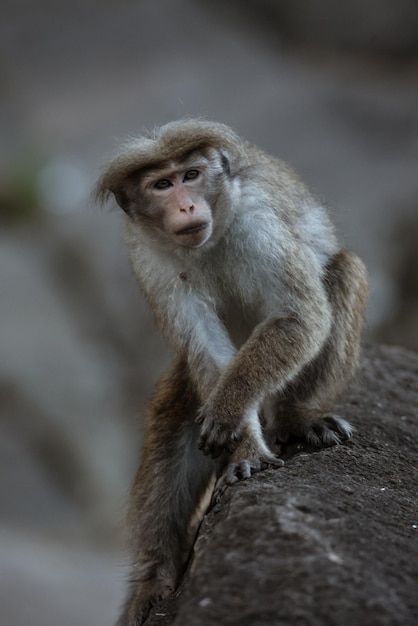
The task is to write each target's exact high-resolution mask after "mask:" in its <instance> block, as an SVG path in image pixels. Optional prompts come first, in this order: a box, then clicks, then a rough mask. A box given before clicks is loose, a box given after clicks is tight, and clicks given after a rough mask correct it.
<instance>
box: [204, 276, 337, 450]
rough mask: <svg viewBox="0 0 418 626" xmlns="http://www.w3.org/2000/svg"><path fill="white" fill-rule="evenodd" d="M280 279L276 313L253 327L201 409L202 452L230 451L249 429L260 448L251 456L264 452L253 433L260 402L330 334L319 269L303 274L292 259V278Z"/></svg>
mask: <svg viewBox="0 0 418 626" xmlns="http://www.w3.org/2000/svg"><path fill="white" fill-rule="evenodd" d="M295 267H299V269H298V271H297V272H296V271H295V270H294V268H295ZM308 267H309V266H308ZM285 278H286V277H285ZM282 283H285V284H286V287H287V291H286V294H285V297H284V304H283V305H282V306H281V307H280V308H281V313H280V314H279V315H277V316H275V315H274V314H271V315H270V316H266V319H265V320H264V321H263V322H261V323H260V324H259V325H258V326H257V327H256V328H255V330H254V331H253V333H252V334H251V336H250V337H249V339H248V340H247V342H246V343H245V344H244V345H243V346H242V347H241V349H240V350H239V351H238V352H237V354H236V356H235V358H234V359H233V360H232V362H231V363H230V365H229V366H228V368H227V369H226V370H225V371H224V373H223V374H222V376H221V377H220V379H219V382H218V384H217V386H216V388H215V389H214V390H213V392H212V394H211V395H210V397H209V399H208V401H207V402H206V404H205V405H204V406H203V408H202V410H201V412H200V417H199V418H198V422H199V423H200V424H201V425H202V428H201V438H200V442H199V447H200V448H201V450H202V451H203V452H204V453H205V454H210V455H211V456H214V457H217V456H219V455H220V454H221V453H222V452H223V451H227V452H229V453H233V452H234V451H235V450H236V448H237V447H238V446H239V445H240V442H241V441H242V440H243V439H246V438H248V437H247V435H248V434H249V433H250V435H251V437H252V439H253V441H255V442H256V443H255V444H254V445H255V447H256V448H257V447H258V448H259V449H260V450H259V451H258V452H257V450H256V452H255V456H257V454H261V455H264V452H263V450H264V449H263V446H262V443H261V442H262V438H261V437H260V436H258V435H259V433H258V432H257V431H258V430H259V429H260V426H259V421H258V409H259V407H260V405H261V402H262V401H263V399H264V398H265V397H266V396H267V395H268V394H270V393H273V392H278V391H281V390H284V389H285V387H286V386H287V385H288V384H289V383H290V382H291V381H292V380H294V379H295V378H296V377H297V376H298V374H299V373H300V372H301V370H302V368H303V367H304V366H305V365H306V364H307V363H309V362H310V361H311V360H312V359H314V358H315V356H317V355H318V353H319V351H320V350H321V348H322V346H323V345H324V342H325V341H326V339H327V337H328V335H329V332H330V328H331V321H332V320H331V317H332V316H331V306H330V303H329V301H328V299H327V295H326V292H325V289H324V286H323V284H322V281H321V276H320V274H319V273H318V275H317V276H312V274H310V275H308V274H305V271H304V268H303V266H302V264H298V265H296V264H295V263H293V274H292V276H291V280H287V279H286V280H282ZM257 442H258V443H257ZM252 447H254V446H252Z"/></svg>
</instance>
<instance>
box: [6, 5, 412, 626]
mask: <svg viewBox="0 0 418 626" xmlns="http://www.w3.org/2000/svg"><path fill="white" fill-rule="evenodd" d="M0 94H1V100H0V114H1V117H0V323H1V326H0V412H1V438H0V472H1V473H0V489H1V495H0V513H1V519H0V559H1V561H0V605H1V621H2V623H4V624H7V626H21V624H24V623H30V624H31V626H52V625H54V626H55V624H58V623H59V624H60V626H73V625H74V624H89V626H96V625H97V626H99V625H100V626H105V625H107V624H112V623H113V621H114V619H115V616H116V614H117V608H118V604H119V603H120V601H121V599H122V587H123V582H124V577H125V570H124V568H123V563H124V555H123V547H122V546H123V541H122V524H121V522H122V520H123V516H124V506H125V501H126V494H127V490H128V486H129V483H130V480H131V478H132V476H133V473H134V471H135V467H136V464H137V460H138V450H139V449H140V442H141V426H140V420H139V416H140V414H141V411H142V409H143V407H144V405H145V403H146V401H147V398H148V397H149V394H150V391H151V389H152V385H153V383H154V382H155V380H156V378H157V377H158V375H159V374H160V373H161V372H162V370H163V368H164V366H165V364H166V362H167V360H168V354H167V351H166V348H165V346H164V343H163V342H162V340H161V339H160V338H159V337H158V334H157V333H156V332H155V329H154V326H153V322H152V320H151V317H150V315H149V313H148V311H147V310H146V308H145V306H144V304H143V302H142V300H141V298H140V296H139V294H138V292H137V289H136V285H135V282H134V280H133V278H132V275H131V272H130V269H129V267H128V263H127V256H126V253H125V250H124V247H123V243H122V235H121V219H120V218H121V216H120V214H119V212H118V211H117V210H113V211H112V210H105V211H103V210H99V209H98V208H97V207H94V206H93V204H92V203H91V201H90V192H91V188H92V186H93V184H94V180H95V178H96V177H97V175H98V172H99V171H100V166H101V164H103V163H104V162H105V161H106V158H107V157H108V156H109V154H110V153H111V152H112V151H113V149H114V148H115V146H116V144H117V141H118V140H120V139H124V138H125V137H126V136H127V135H129V134H135V133H140V132H142V131H143V130H144V129H145V128H150V127H152V126H153V125H154V124H156V123H158V124H159V123H163V122H166V121H168V120H170V119H173V118H177V117H182V116H186V115H203V116H206V117H208V118H214V119H218V120H220V121H224V122H226V123H228V124H230V125H232V126H233V127H234V128H235V129H236V130H237V131H238V132H239V133H241V134H243V135H244V136H245V137H246V138H248V139H249V140H251V141H253V142H256V143H258V144H259V145H260V146H262V147H264V148H265V149H267V150H268V151H271V152H273V153H275V154H277V155H278V156H280V157H282V158H283V159H285V160H287V161H289V162H290V163H292V164H293V165H294V166H295V168H296V169H297V170H298V171H299V172H300V174H301V175H302V177H303V178H304V179H305V180H306V181H307V182H308V184H310V186H311V188H313V190H314V191H315V192H316V193H317V194H319V195H320V196H321V197H323V198H324V199H325V201H326V203H327V204H328V206H329V207H330V211H331V213H332V215H333V218H334V221H335V222H336V223H337V225H338V228H339V230H340V231H341V236H342V238H343V240H344V241H345V243H346V245H347V246H349V247H351V248H352V249H354V250H356V251H357V252H358V253H359V254H360V255H361V256H362V257H363V258H364V259H365V261H366V262H367V264H368V267H369V270H370V275H371V284H372V294H371V300H370V310H369V320H368V326H369V328H368V335H369V339H371V340H374V341H384V342H389V343H398V344H402V345H404V346H406V347H409V348H412V349H415V350H417V349H418V272H417V266H418V5H417V3H416V1H415V0H369V1H368V2H362V1H360V0H350V1H348V0H341V2H338V3H335V2H332V1H331V0H318V1H317V2H315V3H314V2H309V1H308V0H257V1H256V0H235V1H234V0H222V1H221V0H211V1H208V0H195V1H194V2H193V1H192V0H142V1H139V0H137V1H133V0H118V1H116V0H72V2H68V1H67V2H65V1H64V0H54V2H52V1H50V0H38V1H37V2H36V3H34V2H30V0H6V1H5V2H3V4H2V18H1V21H0Z"/></svg>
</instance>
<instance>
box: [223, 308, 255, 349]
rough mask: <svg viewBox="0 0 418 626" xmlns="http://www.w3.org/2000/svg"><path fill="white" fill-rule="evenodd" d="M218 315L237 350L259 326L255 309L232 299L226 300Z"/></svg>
mask: <svg viewBox="0 0 418 626" xmlns="http://www.w3.org/2000/svg"><path fill="white" fill-rule="evenodd" d="M217 313H218V316H219V318H220V320H221V321H222V323H223V324H224V326H225V328H226V330H227V331H228V334H229V336H230V338H231V341H232V343H233V344H234V345H235V346H236V347H237V348H239V347H240V346H241V345H242V344H243V343H245V341H247V339H248V337H249V336H250V335H251V333H252V331H253V329H254V327H255V326H257V324H258V316H257V315H256V312H255V311H254V309H253V307H252V306H251V305H250V304H249V303H246V304H245V303H243V302H242V301H239V300H238V299H234V298H231V297H229V298H227V297H225V298H224V300H223V301H222V303H220V304H219V306H218V308H217Z"/></svg>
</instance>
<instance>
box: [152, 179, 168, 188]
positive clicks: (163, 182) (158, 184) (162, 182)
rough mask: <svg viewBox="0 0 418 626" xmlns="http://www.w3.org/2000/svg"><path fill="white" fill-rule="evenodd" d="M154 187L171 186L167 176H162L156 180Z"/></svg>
mask: <svg viewBox="0 0 418 626" xmlns="http://www.w3.org/2000/svg"><path fill="white" fill-rule="evenodd" d="M154 187H155V189H168V187H171V182H170V181H169V180H168V178H162V179H161V180H157V182H156V183H155V185H154Z"/></svg>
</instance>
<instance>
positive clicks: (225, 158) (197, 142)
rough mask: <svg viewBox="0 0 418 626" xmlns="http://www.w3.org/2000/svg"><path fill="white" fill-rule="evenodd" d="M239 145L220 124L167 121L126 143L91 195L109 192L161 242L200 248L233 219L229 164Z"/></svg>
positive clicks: (239, 150)
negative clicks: (152, 130)
mask: <svg viewBox="0 0 418 626" xmlns="http://www.w3.org/2000/svg"><path fill="white" fill-rule="evenodd" d="M242 151H243V145H242V141H241V140H240V139H239V137H238V136H237V135H235V133H234V132H233V131H232V130H231V129H229V128H228V127H227V126H224V125H223V124H218V123H214V122H206V121H203V120H185V121H179V122H171V123H170V124H166V125H165V126H162V127H161V128H160V129H158V130H157V131H155V132H154V133H153V134H152V135H151V136H148V137H140V138H139V139H134V140H131V141H129V142H128V143H127V144H125V146H123V147H122V149H121V150H120V151H119V152H118V153H117V154H116V156H115V157H114V159H113V160H112V161H111V162H110V164H109V165H108V167H107V169H106V170H105V172H104V173H103V175H102V176H101V178H100V179H99V181H98V184H97V188H96V195H97V198H98V199H99V200H100V201H104V200H106V199H107V197H108V196H109V195H110V194H113V195H114V197H115V199H116V202H117V203H118V205H119V206H120V207H121V208H122V209H123V210H124V211H125V213H126V214H127V215H128V217H129V218H130V219H131V220H132V221H133V222H134V223H137V224H138V227H140V228H143V229H146V230H148V231H149V232H152V234H153V235H154V236H157V237H158V238H159V239H162V240H163V241H165V242H171V243H174V244H175V245H180V246H184V247H187V248H199V247H201V246H203V245H204V244H206V243H207V242H209V241H212V242H213V241H215V240H217V239H218V238H219V236H220V234H221V233H222V232H223V231H224V230H225V228H226V226H227V222H229V221H230V220H231V219H232V215H231V210H230V209H228V210H227V211H225V210H223V206H225V205H226V204H227V205H228V207H229V206H230V205H231V202H230V197H231V194H232V193H233V188H234V186H233V178H234V175H235V173H234V163H235V161H236V158H237V156H238V155H239V154H242Z"/></svg>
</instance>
